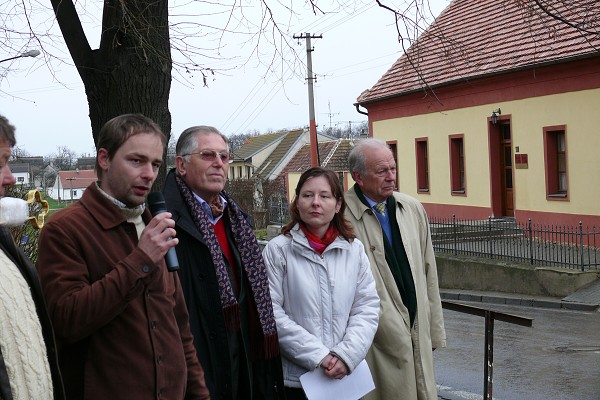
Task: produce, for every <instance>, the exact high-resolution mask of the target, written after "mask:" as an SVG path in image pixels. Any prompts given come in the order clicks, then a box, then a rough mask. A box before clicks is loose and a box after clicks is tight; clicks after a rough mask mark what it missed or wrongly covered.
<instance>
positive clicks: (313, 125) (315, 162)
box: [293, 33, 323, 167]
mask: <svg viewBox="0 0 600 400" xmlns="http://www.w3.org/2000/svg"><path fill="white" fill-rule="evenodd" d="M293 37H294V39H306V73H307V75H308V77H307V78H306V79H307V80H308V117H309V118H310V124H309V129H310V130H309V134H310V164H311V166H312V167H318V166H319V164H320V163H321V162H320V160H319V150H318V144H317V122H316V121H315V99H314V94H313V80H316V79H317V78H316V77H315V76H314V74H313V72H312V55H311V53H312V51H313V48H312V46H311V44H310V39H322V38H323V35H311V34H310V33H304V34H302V35H300V36H296V35H294V36H293Z"/></svg>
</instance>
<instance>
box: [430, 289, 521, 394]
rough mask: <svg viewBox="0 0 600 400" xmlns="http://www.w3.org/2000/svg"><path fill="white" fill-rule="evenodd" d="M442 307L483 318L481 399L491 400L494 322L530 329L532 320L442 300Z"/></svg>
mask: <svg viewBox="0 0 600 400" xmlns="http://www.w3.org/2000/svg"><path fill="white" fill-rule="evenodd" d="M442 307H443V308H445V309H447V310H452V311H457V312H462V313H465V314H471V315H477V316H480V317H484V318H485V344H484V346H485V353H484V359H483V398H484V399H486V400H492V386H493V382H492V380H493V372H494V321H495V320H498V321H504V322H508V323H510V324H516V325H521V326H526V327H529V328H531V327H532V326H533V319H531V318H526V317H520V316H518V315H514V314H508V313H502V312H498V311H492V310H490V309H486V308H481V307H474V306H468V305H466V304H460V303H454V302H452V301H447V300H442Z"/></svg>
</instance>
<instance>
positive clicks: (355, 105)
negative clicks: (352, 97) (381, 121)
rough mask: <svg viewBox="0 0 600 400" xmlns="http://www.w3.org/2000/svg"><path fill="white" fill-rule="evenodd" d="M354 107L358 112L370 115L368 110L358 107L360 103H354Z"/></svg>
mask: <svg viewBox="0 0 600 400" xmlns="http://www.w3.org/2000/svg"><path fill="white" fill-rule="evenodd" d="M354 107H356V112H357V113H359V114H362V115H366V116H367V117H368V116H369V113H368V112H366V111H362V110H360V109H359V108H358V107H360V103H354Z"/></svg>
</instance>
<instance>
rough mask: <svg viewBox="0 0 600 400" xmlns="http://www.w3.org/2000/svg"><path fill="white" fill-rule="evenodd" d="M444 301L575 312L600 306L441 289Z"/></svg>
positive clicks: (594, 309)
mask: <svg viewBox="0 0 600 400" xmlns="http://www.w3.org/2000/svg"><path fill="white" fill-rule="evenodd" d="M440 297H441V298H442V300H454V301H471V302H480V303H489V304H507V305H514V306H524V307H540V308H554V309H565V310H574V311H596V310H597V309H598V307H599V306H600V305H598V304H587V303H578V302H569V301H563V300H561V299H536V298H521V297H519V295H509V296H502V295H499V294H497V293H494V294H482V293H473V292H468V291H464V292H463V291H461V292H457V291H446V290H443V289H440Z"/></svg>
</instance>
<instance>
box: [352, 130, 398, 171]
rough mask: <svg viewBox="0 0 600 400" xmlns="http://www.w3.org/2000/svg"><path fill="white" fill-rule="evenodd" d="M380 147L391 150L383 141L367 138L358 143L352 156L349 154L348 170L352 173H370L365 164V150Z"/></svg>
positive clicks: (353, 149)
mask: <svg viewBox="0 0 600 400" xmlns="http://www.w3.org/2000/svg"><path fill="white" fill-rule="evenodd" d="M378 147H385V148H386V149H388V150H391V149H390V146H389V145H388V144H387V143H386V142H385V141H383V140H381V139H376V138H367V139H362V140H361V141H359V142H358V143H356V144H355V145H354V147H353V148H352V150H350V154H348V169H349V170H350V173H353V172H358V173H359V174H363V175H364V174H366V173H367V172H368V171H367V165H366V164H367V163H366V162H365V150H367V149H375V148H378Z"/></svg>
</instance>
